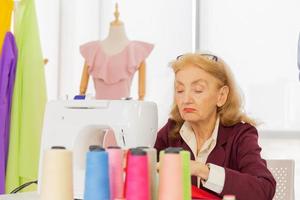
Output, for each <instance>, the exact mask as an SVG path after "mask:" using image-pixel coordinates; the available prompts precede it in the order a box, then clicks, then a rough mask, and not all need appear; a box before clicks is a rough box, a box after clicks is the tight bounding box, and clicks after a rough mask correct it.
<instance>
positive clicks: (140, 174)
mask: <svg viewBox="0 0 300 200" xmlns="http://www.w3.org/2000/svg"><path fill="white" fill-rule="evenodd" d="M127 163H128V164H127V174H126V184H127V185H126V191H125V194H126V199H127V200H141V199H143V200H150V191H149V173H148V158H147V153H146V152H145V151H143V150H142V149H131V150H130V153H129V154H128V160H127Z"/></svg>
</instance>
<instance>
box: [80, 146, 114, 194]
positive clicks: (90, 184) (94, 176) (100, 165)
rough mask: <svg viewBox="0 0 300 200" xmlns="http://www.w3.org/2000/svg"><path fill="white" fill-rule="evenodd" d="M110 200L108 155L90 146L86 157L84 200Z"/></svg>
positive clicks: (98, 147) (96, 147)
mask: <svg viewBox="0 0 300 200" xmlns="http://www.w3.org/2000/svg"><path fill="white" fill-rule="evenodd" d="M96 199H101V200H110V188H109V169H108V153H107V152H106V151H105V149H103V148H101V147H100V146H95V145H93V146H90V151H89V152H87V156H86V171H85V189H84V200H96Z"/></svg>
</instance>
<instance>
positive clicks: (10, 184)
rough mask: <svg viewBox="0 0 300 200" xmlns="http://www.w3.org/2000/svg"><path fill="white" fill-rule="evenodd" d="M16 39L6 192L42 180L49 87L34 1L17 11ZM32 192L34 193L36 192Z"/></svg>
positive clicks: (27, 2)
mask: <svg viewBox="0 0 300 200" xmlns="http://www.w3.org/2000/svg"><path fill="white" fill-rule="evenodd" d="M15 16H16V19H15V21H16V24H15V37H16V42H17V46H18V49H19V59H18V64H17V71H16V79H15V86H14V93H13V100H12V111H11V125H10V130H11V131H10V143H9V154H8V164H7V174H6V192H10V191H12V190H13V189H14V188H16V187H18V186H19V185H21V184H23V183H25V182H27V181H32V180H37V177H38V160H39V151H40V136H41V132H42V125H43V117H44V109H45V103H46V85H45V73H44V64H43V57H42V52H41V44H40V38H39V33H38V24H37V17H36V11H35V2H34V0H22V1H21V2H20V4H19V6H18V8H17V10H16V13H15ZM34 189H35V188H32V187H31V189H30V190H34Z"/></svg>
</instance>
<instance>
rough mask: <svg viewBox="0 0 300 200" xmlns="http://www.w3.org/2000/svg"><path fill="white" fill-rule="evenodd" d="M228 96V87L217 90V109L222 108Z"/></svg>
mask: <svg viewBox="0 0 300 200" xmlns="http://www.w3.org/2000/svg"><path fill="white" fill-rule="evenodd" d="M228 94H229V87H228V86H227V85H225V86H223V87H221V89H220V90H219V95H218V101H217V106H218V107H222V106H223V105H224V104H225V103H226V101H227V97H228Z"/></svg>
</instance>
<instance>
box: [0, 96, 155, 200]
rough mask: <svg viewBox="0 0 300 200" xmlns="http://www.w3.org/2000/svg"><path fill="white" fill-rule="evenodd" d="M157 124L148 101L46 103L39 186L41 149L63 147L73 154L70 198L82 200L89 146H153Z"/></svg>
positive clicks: (151, 104) (152, 104)
mask: <svg viewBox="0 0 300 200" xmlns="http://www.w3.org/2000/svg"><path fill="white" fill-rule="evenodd" d="M157 123H158V116H157V106H156V104H155V103H152V102H145V101H134V100H72V101H52V102H49V103H48V104H47V107H46V112H45V118H44V128H43V134H42V142H41V154H40V170H39V172H40V173H39V183H41V171H42V170H41V169H42V168H41V165H42V160H43V152H44V150H45V149H49V148H51V146H65V147H66V148H67V149H69V150H72V151H73V170H74V171H73V172H74V173H73V174H74V198H76V199H83V192H84V175H85V155H86V152H87V151H88V147H89V145H96V144H98V145H104V146H108V145H113V144H117V145H119V146H121V147H122V148H130V147H136V146H153V145H154V142H155V138H156V132H157V126H158V125H157ZM38 188H39V187H38ZM29 196H30V197H28V199H30V200H31V199H34V198H33V195H32V194H30V195H29ZM16 197H17V196H16ZM24 197H25V196H24ZM24 197H23V198H22V199H23V200H25V199H26V198H24ZM10 198H11V197H10ZM0 199H1V196H0ZM5 199H7V198H5ZM11 199H13V198H11Z"/></svg>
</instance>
